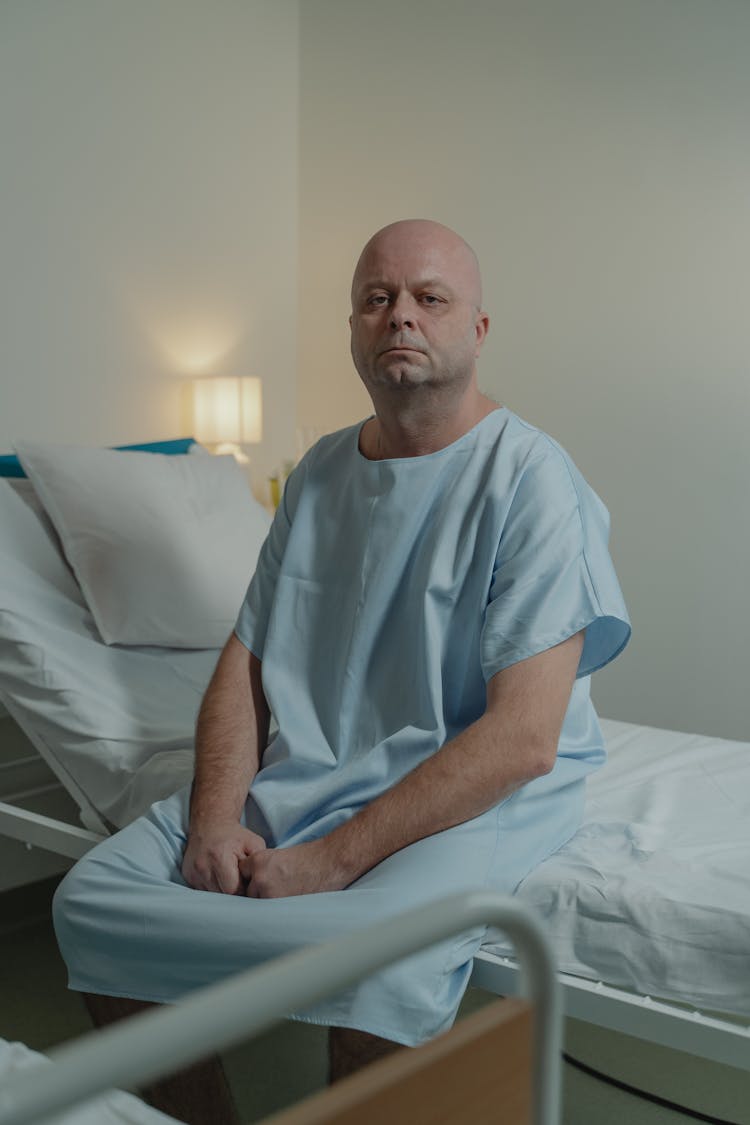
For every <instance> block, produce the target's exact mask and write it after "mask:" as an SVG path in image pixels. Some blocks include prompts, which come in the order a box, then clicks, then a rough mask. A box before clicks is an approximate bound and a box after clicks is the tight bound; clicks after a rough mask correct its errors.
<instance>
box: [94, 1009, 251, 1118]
mask: <svg viewBox="0 0 750 1125" xmlns="http://www.w3.org/2000/svg"><path fill="white" fill-rule="evenodd" d="M82 995H83V999H84V1001H85V1003H86V1007H87V1009H88V1012H89V1015H90V1016H91V1019H92V1021H93V1023H94V1026H95V1027H106V1026H107V1024H110V1023H115V1022H117V1021H118V1020H121V1019H126V1018H127V1017H128V1016H132V1015H135V1014H136V1013H137V1012H143V1011H146V1010H147V1009H148V1008H155V1007H158V1005H156V1004H149V1003H146V1002H145V1001H143V1000H127V999H125V998H123V997H119V996H98V995H95V994H94V993H91V992H84V993H82ZM141 1094H142V1096H143V1098H144V1099H145V1100H146V1101H147V1102H148V1103H149V1105H152V1106H153V1107H154V1108H155V1109H159V1110H161V1112H162V1113H167V1114H169V1115H171V1116H172V1117H176V1118H177V1119H178V1120H179V1121H183V1122H185V1123H186V1125H208V1123H209V1122H210V1123H211V1125H241V1123H240V1118H239V1116H238V1114H237V1109H236V1107H235V1104H234V1101H233V1100H232V1094H231V1092H230V1089H229V1085H228V1083H227V1080H226V1076H225V1074H224V1068H223V1067H222V1065H221V1060H220V1059H219V1057H218V1055H215V1056H212V1057H211V1058H208V1059H205V1060H203V1061H202V1062H198V1063H195V1064H194V1065H193V1066H191V1067H188V1068H187V1070H180V1071H177V1072H175V1073H174V1074H171V1075H169V1076H167V1077H166V1078H162V1079H161V1080H160V1081H158V1082H155V1083H154V1084H153V1085H151V1086H147V1087H144V1088H143V1089H142V1090H141Z"/></svg>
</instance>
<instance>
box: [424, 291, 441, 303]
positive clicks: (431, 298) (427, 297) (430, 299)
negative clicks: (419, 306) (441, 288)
mask: <svg viewBox="0 0 750 1125" xmlns="http://www.w3.org/2000/svg"><path fill="white" fill-rule="evenodd" d="M422 301H423V302H424V304H425V305H439V304H440V297H438V296H436V295H435V294H434V293H423V294H422Z"/></svg>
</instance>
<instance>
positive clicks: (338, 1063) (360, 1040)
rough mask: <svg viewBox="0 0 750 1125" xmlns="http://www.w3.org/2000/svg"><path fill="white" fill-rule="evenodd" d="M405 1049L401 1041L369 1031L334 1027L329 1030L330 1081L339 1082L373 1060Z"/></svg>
mask: <svg viewBox="0 0 750 1125" xmlns="http://www.w3.org/2000/svg"><path fill="white" fill-rule="evenodd" d="M402 1049H405V1048H403V1047H402V1044H401V1043H394V1042H393V1041H392V1040H391V1039H381V1038H380V1036H378V1035H371V1034H370V1033H369V1032H367V1031H356V1030H354V1029H353V1028H347V1027H332V1028H330V1029H329V1032H328V1062H329V1067H328V1081H329V1083H334V1082H338V1081H339V1079H340V1078H346V1076H347V1075H348V1074H354V1072H355V1071H357V1070H361V1069H362V1067H363V1066H367V1065H368V1064H369V1063H371V1062H376V1061H377V1060H378V1059H382V1058H385V1056H386V1055H391V1054H393V1052H394V1051H399V1050H402Z"/></svg>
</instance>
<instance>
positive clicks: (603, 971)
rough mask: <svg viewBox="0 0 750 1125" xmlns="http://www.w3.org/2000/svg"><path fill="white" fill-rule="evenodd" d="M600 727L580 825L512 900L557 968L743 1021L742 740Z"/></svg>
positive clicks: (748, 968) (746, 992) (747, 903)
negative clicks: (536, 928) (596, 764)
mask: <svg viewBox="0 0 750 1125" xmlns="http://www.w3.org/2000/svg"><path fill="white" fill-rule="evenodd" d="M601 726H602V731H603V733H604V736H605V740H606V743H607V751H608V758H609V760H608V762H607V765H606V766H605V767H604V768H603V769H601V770H600V771H599V772H598V773H597V774H594V775H593V776H592V777H590V778H589V779H588V781H587V800H586V808H585V813H584V820H583V825H582V826H581V828H580V829H579V830H578V832H577V833H576V835H575V836H574V837H573V839H572V840H570V841H569V843H567V844H566V845H565V846H564V847H563V848H561V849H560V851H559V852H557V854H556V855H554V856H552V857H551V858H550V859H548V860H545V861H544V863H542V864H541V865H540V866H539V867H538V868H537V869H536V870H535V871H533V872H532V873H531V874H530V875H528V876H527V877H526V879H525V880H524V881H523V882H522V883H521V886H520V887H519V889H518V891H517V894H518V896H519V897H520V898H522V899H523V900H524V901H525V902H526V903H527V904H529V905H530V906H532V907H534V909H535V910H537V911H538V912H539V913H540V914H541V915H542V919H543V922H544V928H545V931H546V933H547V935H548V936H549V938H550V939H551V941H552V945H553V949H554V952H555V957H556V960H557V964H558V968H559V969H560V970H562V971H563V972H566V973H573V974H575V975H577V976H582V977H586V978H587V979H590V980H601V981H604V982H606V983H607V984H609V985H612V986H614V987H619V988H627V989H630V990H632V991H635V992H638V993H640V994H641V995H648V996H654V997H657V996H658V997H662V998H664V999H668V1000H677V1001H682V1002H684V1003H687V1004H691V1005H694V1006H695V1007H698V1008H704V1009H709V1010H710V1009H715V1010H717V1011H722V1012H728V1013H736V1014H739V1015H745V1016H747V1015H748V1014H750V743H747V742H735V741H730V740H727V739H719V738H708V737H705V736H703V735H699V734H682V733H680V732H677V731H670V730H659V729H656V728H653V727H644V726H637V725H635V724H633V723H623V722H616V721H614V720H607V719H603V720H601ZM484 948H485V949H486V950H489V951H490V952H493V953H498V954H501V955H503V956H506V955H509V954H510V952H511V950H510V946H509V945H507V944H506V943H505V942H503V941H492V942H489V943H487V944H485V946H484Z"/></svg>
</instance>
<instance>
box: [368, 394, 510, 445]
mask: <svg viewBox="0 0 750 1125" xmlns="http://www.w3.org/2000/svg"><path fill="white" fill-rule="evenodd" d="M398 405H399V408H397V409H392V404H391V403H382V402H380V403H376V404H375V409H376V416H375V418H373V419H371V420H370V421H369V422H368V423H367V424H366V425H365V426H364V427H363V429H362V433H361V436H360V451H361V452H362V454H363V455H364V456H365V457H367V458H368V459H369V460H371V461H383V460H385V459H387V458H388V459H390V458H395V457H423V456H425V455H426V454H428V453H436V452H437V450H439V449H444V448H445V447H446V446H447V445H451V444H452V442H454V441H458V439H459V438H460V437H463V435H464V434H466V433H468V432H469V430H471V429H472V428H473V427H474V426H476V424H477V423H478V422H481V420H482V419H483V418H486V416H487V415H488V414H490V413H492V411H493V410H497V409H498V404H497V403H496V402H493V400H492V399H490V398H488V397H487V396H486V395H483V394H481V393H480V392H479V391H478V390H477V391H476V393H475V394H472V395H466V396H464V398H463V399H462V400H461V402H460V403H457V404H451V405H450V407H448V408H445V407H443V408H442V409H440V407H439V406H436V404H435V403H434V402H433V403H429V402H415V401H412V402H410V403H408V404H398Z"/></svg>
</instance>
